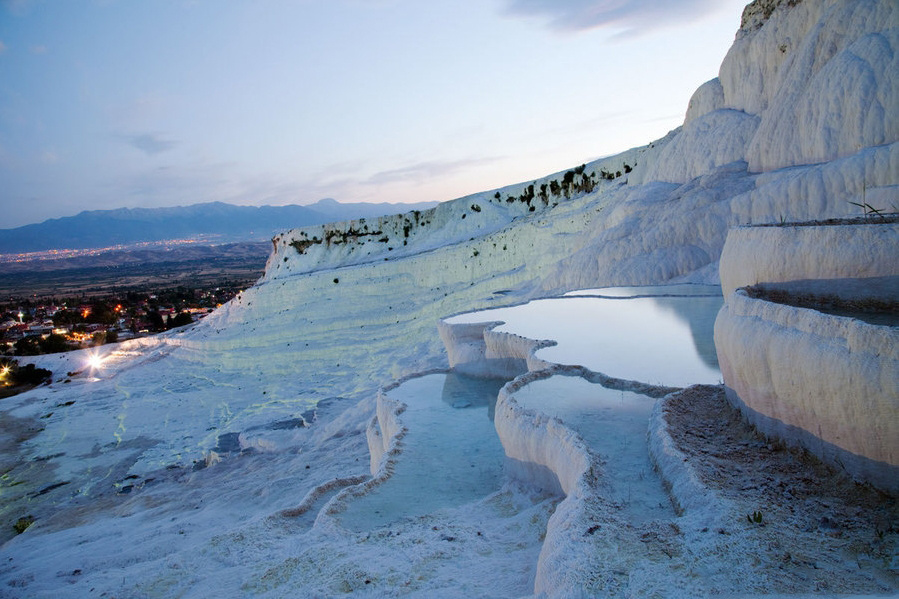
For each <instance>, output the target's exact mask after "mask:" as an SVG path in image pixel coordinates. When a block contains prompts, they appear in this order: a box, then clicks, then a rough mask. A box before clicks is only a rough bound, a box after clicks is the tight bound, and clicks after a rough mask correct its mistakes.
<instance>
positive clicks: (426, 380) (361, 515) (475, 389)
mask: <svg viewBox="0 0 899 599" xmlns="http://www.w3.org/2000/svg"><path fill="white" fill-rule="evenodd" d="M504 382H505V381H501V380H498V379H475V378H470V377H466V376H462V375H459V374H456V373H445V374H430V375H425V376H422V377H419V378H414V379H410V380H409V381H406V382H405V383H403V384H402V385H400V386H399V387H397V388H396V389H394V390H392V391H390V392H388V393H387V395H388V396H389V397H391V398H392V399H395V400H397V401H401V402H403V403H405V404H406V405H407V406H408V407H407V408H406V411H405V412H403V413H402V415H401V416H400V418H401V419H402V421H403V424H404V425H405V426H406V428H408V433H407V434H406V436H405V437H403V439H402V444H403V452H402V454H401V455H400V456H399V459H398V460H397V463H396V469H395V470H394V473H393V475H392V476H391V477H390V478H389V479H387V480H386V481H385V482H384V483H383V484H382V485H380V486H378V487H377V488H375V489H374V490H373V491H372V492H370V493H369V494H367V495H364V496H362V497H359V498H357V499H354V500H353V501H351V502H350V503H349V505H348V507H347V509H346V511H344V512H343V513H341V514H339V515H338V516H337V518H338V520H339V521H340V523H341V524H342V525H343V526H344V527H346V528H348V529H350V530H353V531H356V532H362V531H366V530H372V529H374V528H378V527H381V526H385V525H388V524H390V523H392V522H395V521H397V520H400V519H403V518H413V517H416V516H421V515H424V514H429V513H433V512H435V511H437V510H440V509H445V508H454V507H459V506H461V505H464V504H466V503H469V502H472V501H477V500H478V499H481V498H483V497H486V496H487V495H490V494H491V493H493V492H494V491H497V490H499V488H500V487H501V486H502V483H503V464H504V462H505V453H504V452H503V447H502V445H501V444H500V442H499V438H498V437H497V435H496V429H495V428H494V426H493V409H494V407H495V405H496V398H497V395H498V394H499V389H500V387H502V386H503V384H504Z"/></svg>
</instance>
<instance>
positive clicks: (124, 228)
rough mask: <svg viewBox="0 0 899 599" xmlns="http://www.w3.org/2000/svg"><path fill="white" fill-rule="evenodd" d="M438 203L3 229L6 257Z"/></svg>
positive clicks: (123, 213)
mask: <svg viewBox="0 0 899 599" xmlns="http://www.w3.org/2000/svg"><path fill="white" fill-rule="evenodd" d="M436 204H437V202H422V203H419V204H388V203H380V204H371V203H362V202H360V203H340V202H338V201H336V200H334V199H331V198H326V199H323V200H319V201H318V202H316V203H314V204H310V205H308V206H299V205H295V204H292V205H287V206H236V205H233V204H226V203H224V202H208V203H202V204H193V205H189V206H174V207H169V208H119V209H116V210H86V211H84V212H81V213H79V214H77V215H75V216H67V217H63V218H53V219H49V220H46V221H44V222H42V223H37V224H32V225H25V226H22V227H17V228H14V229H0V253H21V252H38V251H44V250H53V249H87V248H103V247H110V246H115V245H129V244H134V243H140V242H147V241H165V240H169V239H188V238H196V237H201V236H202V237H204V238H207V239H208V240H209V241H214V242H216V243H223V242H237V241H260V240H268V239H271V238H272V236H273V235H275V234H277V233H280V232H282V231H285V230H287V229H290V228H293V227H298V226H308V225H317V224H325V223H329V222H334V221H342V220H349V219H355V218H370V217H376V216H384V215H388V214H395V213H399V212H405V211H407V210H424V209H427V208H430V207H432V206H434V205H436Z"/></svg>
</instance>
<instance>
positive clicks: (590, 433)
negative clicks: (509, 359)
mask: <svg viewBox="0 0 899 599" xmlns="http://www.w3.org/2000/svg"><path fill="white" fill-rule="evenodd" d="M515 400H516V401H517V402H518V403H519V405H521V406H523V407H526V408H530V409H534V410H539V411H541V412H544V413H546V414H549V415H551V416H555V417H557V418H559V419H561V420H562V421H563V422H564V423H565V424H566V426H568V427H569V428H571V429H573V430H575V431H576V432H577V433H578V434H579V435H580V436H581V437H582V438H583V439H584V440H585V441H586V442H587V444H588V445H589V447H590V449H591V450H592V451H593V452H595V453H597V454H599V455H600V456H601V457H602V458H603V459H604V463H603V474H604V477H603V480H604V482H605V483H606V484H604V485H603V489H604V490H605V491H604V492H605V493H606V496H607V497H608V498H609V499H610V500H611V501H612V502H614V503H615V504H617V505H618V506H620V507H621V508H622V509H624V510H625V511H626V513H627V516H628V519H629V520H630V521H631V522H635V523H638V522H645V521H648V520H655V519H659V518H668V517H671V516H673V515H674V510H673V507H672V506H671V502H670V500H669V498H668V494H667V493H666V492H665V489H664V488H663V487H662V481H661V480H660V479H659V477H658V475H657V474H656V473H655V471H654V470H653V467H652V463H651V462H650V460H649V448H648V446H647V440H646V428H647V425H648V422H649V414H650V412H651V411H652V406H653V403H654V401H655V400H653V399H650V398H649V397H646V396H645V395H639V394H637V393H631V392H628V391H617V390H612V389H606V388H605V387H603V386H601V385H596V384H593V383H590V382H588V381H586V380H584V379H582V378H579V377H572V376H553V377H550V378H547V379H542V380H538V381H534V382H533V383H530V384H528V385H525V386H524V387H523V388H521V389H520V390H518V391H517V392H516V393H515Z"/></svg>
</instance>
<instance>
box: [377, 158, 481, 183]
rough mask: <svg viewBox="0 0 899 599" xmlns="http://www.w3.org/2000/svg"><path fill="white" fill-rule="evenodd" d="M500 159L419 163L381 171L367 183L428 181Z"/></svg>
mask: <svg viewBox="0 0 899 599" xmlns="http://www.w3.org/2000/svg"><path fill="white" fill-rule="evenodd" d="M496 160H499V159H498V158H468V159H464V160H445V161H428V162H419V163H417V164H412V165H409V166H404V167H402V168H397V169H392V170H387V171H381V172H380V173H375V174H374V175H372V176H371V177H369V178H368V179H367V180H366V181H365V182H366V183H370V184H381V183H395V182H397V181H426V180H429V179H433V178H435V177H442V176H446V175H449V174H452V173H455V172H457V171H460V170H463V169H467V168H473V167H476V166H482V165H485V164H489V163H491V162H495V161H496Z"/></svg>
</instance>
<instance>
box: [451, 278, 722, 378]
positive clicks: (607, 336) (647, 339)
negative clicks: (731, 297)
mask: <svg viewBox="0 0 899 599" xmlns="http://www.w3.org/2000/svg"><path fill="white" fill-rule="evenodd" d="M575 293H577V294H583V295H567V296H565V297H560V298H553V299H543V300H535V301H532V302H529V303H527V304H523V305H520V306H513V307H509V308H496V309H492V310H483V311H481V312H471V313H468V314H462V315H459V316H455V317H452V318H448V319H447V320H446V321H447V322H448V323H450V324H456V323H476V322H488V321H502V322H503V323H504V324H502V325H500V326H498V327H497V328H496V329H495V330H497V331H505V332H510V333H515V334H518V335H522V336H524V337H528V338H531V339H549V340H554V341H556V342H557V345H555V346H553V347H547V348H544V349H540V350H538V352H537V354H536V355H537V356H538V357H539V358H542V359H544V360H547V361H549V362H555V363H558V364H566V365H579V366H584V367H586V368H588V369H590V370H593V371H596V372H602V373H603V374H606V375H609V376H612V377H616V378H621V379H627V380H633V381H640V382H643V383H650V384H655V385H664V386H671V387H685V386H689V385H692V384H695V383H711V384H715V383H718V382H720V380H721V371H720V369H719V368H718V357H717V354H716V353H715V344H714V341H713V330H714V325H715V317H716V316H717V315H718V310H719V309H720V308H721V306H722V304H723V299H722V297H721V290H720V288H719V287H715V286H704V285H677V286H654V287H616V288H608V289H595V290H587V291H582V292H575Z"/></svg>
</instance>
